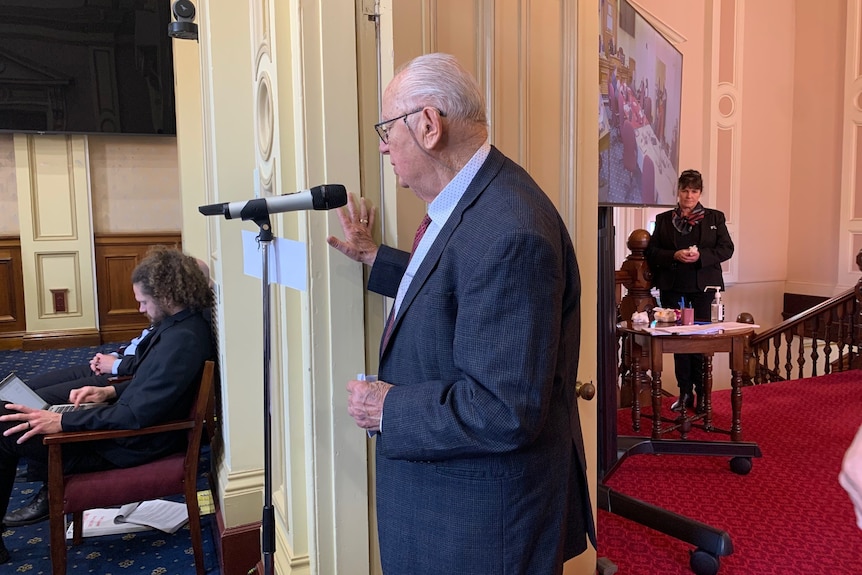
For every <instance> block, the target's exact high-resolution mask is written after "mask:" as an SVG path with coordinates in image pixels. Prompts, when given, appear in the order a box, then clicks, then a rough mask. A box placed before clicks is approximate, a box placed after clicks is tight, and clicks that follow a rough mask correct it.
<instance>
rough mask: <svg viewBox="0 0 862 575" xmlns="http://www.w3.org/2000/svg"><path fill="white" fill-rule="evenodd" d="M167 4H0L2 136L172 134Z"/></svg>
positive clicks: (9, 0)
mask: <svg viewBox="0 0 862 575" xmlns="http://www.w3.org/2000/svg"><path fill="white" fill-rule="evenodd" d="M170 21H171V20H170V2H169V1H168V0H122V1H118V0H109V1H105V0H0V131H4V132H25V133H26V132H37V133H67V132H71V133H111V134H176V119H175V117H174V72H173V54H172V50H171V39H170V38H169V37H168V33H167V30H168V24H169V23H170Z"/></svg>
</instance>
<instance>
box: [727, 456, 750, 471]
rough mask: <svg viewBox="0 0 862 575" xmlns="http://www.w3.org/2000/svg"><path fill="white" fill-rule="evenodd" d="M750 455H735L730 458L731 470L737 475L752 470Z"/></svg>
mask: <svg viewBox="0 0 862 575" xmlns="http://www.w3.org/2000/svg"><path fill="white" fill-rule="evenodd" d="M751 466H752V463H751V458H750V457H734V458H732V459H731V460H730V470H731V471H733V472H734V473H736V474H737V475H748V473H749V472H750V471H751Z"/></svg>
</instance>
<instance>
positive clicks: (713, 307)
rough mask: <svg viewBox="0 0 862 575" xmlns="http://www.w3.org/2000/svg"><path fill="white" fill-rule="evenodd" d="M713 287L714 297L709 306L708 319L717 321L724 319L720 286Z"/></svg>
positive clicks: (713, 321)
mask: <svg viewBox="0 0 862 575" xmlns="http://www.w3.org/2000/svg"><path fill="white" fill-rule="evenodd" d="M707 289H709V288H707ZM714 289H715V299H713V300H712V303H711V304H710V306H709V321H711V322H712V323H718V322H720V321H724V304H723V303H721V287H715V288H714Z"/></svg>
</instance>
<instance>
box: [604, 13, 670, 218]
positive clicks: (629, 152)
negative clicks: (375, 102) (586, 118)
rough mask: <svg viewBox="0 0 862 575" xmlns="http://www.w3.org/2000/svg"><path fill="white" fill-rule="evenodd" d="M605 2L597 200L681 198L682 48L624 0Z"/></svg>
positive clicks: (645, 202)
mask: <svg viewBox="0 0 862 575" xmlns="http://www.w3.org/2000/svg"><path fill="white" fill-rule="evenodd" d="M599 10H600V13H599V18H600V26H599V30H600V32H599V205H600V206H601V205H605V206H673V205H676V182H677V177H678V174H679V120H680V103H681V95H682V54H681V53H680V52H679V51H678V50H677V49H676V48H675V47H674V46H673V45H672V44H671V43H670V42H669V41H668V40H667V39H666V38H665V37H664V36H662V35H661V34H660V33H659V32H658V31H657V30H656V29H655V28H654V27H653V26H652V25H650V24H649V22H647V21H646V20H645V19H644V17H643V16H641V14H640V13H638V12H637V10H636V9H635V8H634V7H633V6H632V5H631V4H629V3H628V2H627V1H626V0H602V1H601V3H600V7H599Z"/></svg>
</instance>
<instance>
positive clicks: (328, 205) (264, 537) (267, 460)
mask: <svg viewBox="0 0 862 575" xmlns="http://www.w3.org/2000/svg"><path fill="white" fill-rule="evenodd" d="M309 193H310V200H309V202H310V203H308V204H306V203H303V202H305V200H302V202H300V203H297V201H295V200H294V199H293V198H292V197H289V196H291V194H287V195H286V196H278V197H277V198H276V200H280V201H277V202H276V203H274V204H273V206H272V208H273V212H274V213H279V212H284V211H292V210H293V209H309V208H311V209H315V210H329V209H332V208H337V207H341V206H343V205H344V204H346V203H347V190H346V188H345V187H344V186H342V185H341V184H329V185H323V186H315V187H314V188H312V189H311V190H310V192H309ZM303 197H304V196H303ZM231 205H232V204H230V203H223V204H211V205H207V206H200V207H199V208H198V211H200V212H201V213H202V214H203V215H205V216H219V215H223V216H224V217H226V218H227V219H231V218H233V217H234V211H233V210H232V209H231ZM237 209H238V210H239V213H238V214H236V215H238V216H239V217H240V218H241V219H242V220H243V221H245V220H252V221H253V222H254V223H255V224H257V226H258V227H259V228H260V234H258V236H257V239H258V242H259V243H260V247H261V252H260V254H261V255H260V257H261V266H260V268H261V284H262V288H263V517H262V519H261V527H262V529H261V544H260V547H261V551H262V556H263V557H262V560H261V562H259V563H258V564H257V566H256V567H255V568H254V569H252V570H251V571H256V572H258V573H259V572H260V568H261V563H262V564H263V565H262V567H263V574H264V575H273V573H274V570H273V567H274V565H273V554H274V553H275V512H274V510H273V507H272V455H271V454H272V432H271V429H272V414H271V408H270V406H271V404H272V401H271V395H272V388H271V385H270V357H271V353H270V348H271V343H270V315H271V312H270V303H269V300H270V293H269V292H270V288H269V250H270V247H271V245H272V239H273V238H272V223H271V222H270V220H269V210H270V206H269V204H268V203H267V198H255V199H253V200H249V201H247V202H245V203H244V204H243V205H242V206H241V208H237ZM251 571H250V572H249V573H251Z"/></svg>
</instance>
